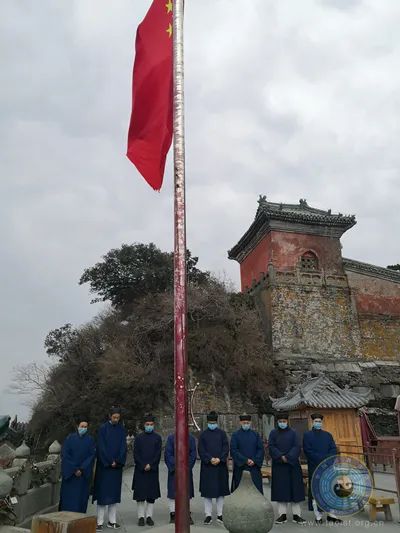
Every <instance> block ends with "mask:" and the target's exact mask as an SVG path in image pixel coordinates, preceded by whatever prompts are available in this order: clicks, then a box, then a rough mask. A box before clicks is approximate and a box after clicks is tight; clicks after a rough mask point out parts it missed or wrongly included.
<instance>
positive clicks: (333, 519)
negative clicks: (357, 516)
mask: <svg viewBox="0 0 400 533" xmlns="http://www.w3.org/2000/svg"><path fill="white" fill-rule="evenodd" d="M326 520H327V522H332V523H333V524H341V523H342V520H340V518H336V517H334V516H330V515H328V516H327V517H326Z"/></svg>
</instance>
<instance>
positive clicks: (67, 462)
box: [59, 432, 96, 513]
mask: <svg viewBox="0 0 400 533" xmlns="http://www.w3.org/2000/svg"><path fill="white" fill-rule="evenodd" d="M95 458H96V445H95V442H94V439H93V437H91V436H90V435H88V434H87V433H86V435H83V436H82V437H81V436H80V435H79V434H78V432H76V433H71V434H70V435H68V437H67V438H66V439H65V442H64V445H63V448H62V454H61V475H62V482H61V493H60V506H59V510H60V511H71V512H73V513H86V510H87V505H88V500H89V491H90V484H91V481H92V475H93V466H94V460H95ZM77 470H80V471H81V472H82V475H81V476H80V477H77V476H76V475H75V472H76V471H77Z"/></svg>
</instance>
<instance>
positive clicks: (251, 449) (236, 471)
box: [231, 414, 265, 494]
mask: <svg viewBox="0 0 400 533" xmlns="http://www.w3.org/2000/svg"><path fill="white" fill-rule="evenodd" d="M264 456H265V453H264V444H263V441H262V439H261V436H260V435H259V434H258V433H257V432H256V431H254V430H253V429H251V416H250V415H246V414H244V415H241V416H240V429H239V430H238V431H235V433H233V435H232V438H231V457H232V459H233V475H232V487H231V490H232V492H234V491H235V490H236V489H237V488H238V486H239V484H240V481H241V479H242V473H243V471H244V470H246V471H248V472H250V474H251V479H252V480H253V483H254V485H255V486H256V487H257V489H258V490H259V491H260V492H261V494H264V490H263V481H262V474H261V467H262V465H263V462H264Z"/></svg>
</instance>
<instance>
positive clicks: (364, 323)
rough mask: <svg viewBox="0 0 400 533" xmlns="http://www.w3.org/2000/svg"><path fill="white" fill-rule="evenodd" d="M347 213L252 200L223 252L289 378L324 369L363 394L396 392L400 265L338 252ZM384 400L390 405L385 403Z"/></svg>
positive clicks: (399, 387)
mask: <svg viewBox="0 0 400 533" xmlns="http://www.w3.org/2000/svg"><path fill="white" fill-rule="evenodd" d="M355 224H356V219H355V216H353V215H352V216H345V215H343V214H341V213H338V214H334V213H332V211H331V210H328V211H324V210H321V209H315V208H312V207H310V206H309V205H308V204H307V202H306V200H300V202H299V203H298V204H282V203H281V204H279V203H274V202H269V201H268V200H267V199H266V197H265V196H261V197H260V199H259V201H258V209H257V212H256V216H255V219H254V221H253V222H252V224H251V225H250V227H249V229H248V230H247V231H246V232H245V233H244V235H243V236H242V238H241V239H240V240H239V242H238V243H237V244H236V245H235V246H234V247H233V248H232V249H231V250H230V251H229V252H228V256H229V258H230V259H234V260H236V261H238V263H239V264H240V276H241V286H242V291H248V292H250V293H251V294H253V295H254V297H255V301H256V304H257V306H258V309H259V311H260V316H261V320H262V324H263V329H264V332H265V336H266V339H267V344H268V347H269V356H270V357H273V358H274V360H276V361H277V364H279V365H281V366H282V368H283V369H284V370H285V375H286V376H287V381H288V383H289V384H290V382H292V383H296V382H298V381H299V380H300V381H303V380H304V379H306V378H307V376H308V378H309V377H312V376H316V375H320V373H321V372H322V373H326V374H327V375H330V377H332V378H333V379H334V381H335V382H336V383H337V384H338V385H341V386H344V385H349V386H350V387H352V389H353V390H354V391H356V392H357V391H358V392H363V391H364V390H367V388H368V387H371V388H372V390H373V392H372V393H371V401H373V400H374V399H375V400H379V403H380V404H381V403H382V402H381V400H382V399H387V400H392V399H394V398H395V397H396V396H397V395H398V394H400V272H397V271H394V270H390V269H387V268H382V267H378V266H375V265H370V264H367V263H363V262H360V261H355V260H352V259H346V258H344V257H342V246H341V242H340V238H341V236H342V235H343V234H344V233H345V232H346V231H348V230H350V229H351V228H352V227H353V226H354V225H355ZM390 404H391V402H389V403H388V406H389V405H390Z"/></svg>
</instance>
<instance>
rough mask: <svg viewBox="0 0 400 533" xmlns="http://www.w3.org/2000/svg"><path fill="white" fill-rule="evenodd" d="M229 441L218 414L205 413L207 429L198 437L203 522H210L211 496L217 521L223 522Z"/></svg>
mask: <svg viewBox="0 0 400 533" xmlns="http://www.w3.org/2000/svg"><path fill="white" fill-rule="evenodd" d="M228 455H229V441H228V437H227V435H226V433H225V431H223V430H222V429H220V428H219V427H218V414H217V413H216V412H215V411H211V412H210V413H209V414H208V415H207V429H206V430H204V431H203V432H202V433H201V434H200V437H199V456H200V459H201V466H200V494H201V496H202V497H203V498H204V512H205V519H204V524H206V525H208V524H211V523H212V508H213V498H215V500H216V507H217V522H218V523H220V524H222V523H223V516H222V513H223V507H224V497H225V496H228V495H229V473H228Z"/></svg>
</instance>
